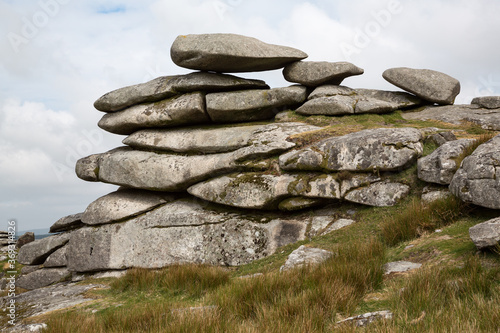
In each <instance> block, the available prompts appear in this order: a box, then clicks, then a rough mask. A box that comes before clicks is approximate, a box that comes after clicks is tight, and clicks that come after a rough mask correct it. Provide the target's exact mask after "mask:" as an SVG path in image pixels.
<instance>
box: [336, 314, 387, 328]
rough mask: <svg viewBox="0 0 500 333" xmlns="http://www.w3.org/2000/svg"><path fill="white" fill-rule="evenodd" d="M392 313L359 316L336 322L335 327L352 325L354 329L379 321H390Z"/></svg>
mask: <svg viewBox="0 0 500 333" xmlns="http://www.w3.org/2000/svg"><path fill="white" fill-rule="evenodd" d="M392 317H393V313H392V312H391V311H389V310H383V311H375V312H368V313H364V314H362V315H359V316H354V317H349V318H346V319H344V320H340V321H338V322H337V325H347V324H354V325H355V326H356V327H366V326H368V325H370V324H371V323H373V322H376V321H379V320H391V319H392Z"/></svg>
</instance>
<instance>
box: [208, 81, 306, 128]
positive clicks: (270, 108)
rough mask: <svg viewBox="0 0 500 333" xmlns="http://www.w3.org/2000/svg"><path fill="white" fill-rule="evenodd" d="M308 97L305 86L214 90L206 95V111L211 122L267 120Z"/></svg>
mask: <svg viewBox="0 0 500 333" xmlns="http://www.w3.org/2000/svg"><path fill="white" fill-rule="evenodd" d="M306 98H307V89H306V87H303V86H290V87H283V88H274V89H269V90H242V91H230V92H222V93H211V94H207V96H206V100H207V113H208V115H209V116H210V119H211V120H212V121H214V122H222V123H233V122H246V121H256V120H265V119H270V118H273V117H274V116H275V115H276V114H277V113H278V112H279V111H282V109H283V108H289V107H292V106H295V105H298V104H300V103H302V102H304V101H305V100H306Z"/></svg>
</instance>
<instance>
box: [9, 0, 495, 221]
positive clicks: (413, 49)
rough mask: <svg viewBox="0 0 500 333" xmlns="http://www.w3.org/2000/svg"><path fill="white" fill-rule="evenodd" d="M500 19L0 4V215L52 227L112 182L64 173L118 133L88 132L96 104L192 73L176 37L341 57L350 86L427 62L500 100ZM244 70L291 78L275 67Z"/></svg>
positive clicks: (193, 3) (279, 0) (276, 8)
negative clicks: (238, 39) (255, 42)
mask: <svg viewBox="0 0 500 333" xmlns="http://www.w3.org/2000/svg"><path fill="white" fill-rule="evenodd" d="M498 13H500V1H498V0H475V1H472V0H468V1H464V0H454V1H452V0H432V1H431V0H420V1H411V0H400V1H398V0H381V1H373V0H370V1H369V0H350V1H340V0H310V1H302V0H273V1H269V0H183V1H178V0H176V1H174V0H158V1H153V0H146V1H144V0H143V1H131V0H108V1H103V0H86V1H76V0H40V1H34V0H30V1H28V0H0V51H1V52H0V77H1V80H0V87H1V89H0V221H3V222H1V223H2V224H3V225H5V228H6V226H7V221H8V220H9V219H12V218H15V219H17V221H18V229H20V230H28V229H35V228H44V227H49V226H50V225H51V224H52V223H53V222H55V221H56V220H57V219H59V218H60V217H62V216H66V215H69V214H74V213H78V212H81V211H83V210H84V209H85V207H86V206H87V205H88V204H89V203H90V202H92V201H93V200H95V199H96V198H98V197H99V196H101V195H104V194H106V193H109V192H111V191H113V190H114V189H115V188H116V187H115V186H111V185H106V184H100V183H87V182H85V181H82V180H80V179H78V178H77V177H76V176H75V174H74V171H73V170H74V164H75V162H76V160H77V159H78V158H80V157H83V156H87V155H89V154H92V153H99V152H104V151H107V150H109V149H111V148H114V147H116V146H119V145H121V140H122V139H123V137H120V136H117V135H112V134H109V133H106V132H104V131H102V130H100V129H99V128H98V127H97V122H98V120H99V119H100V117H101V116H102V115H103V114H102V113H100V112H98V111H96V110H95V109H94V108H93V102H94V101H95V100H96V99H97V98H98V97H100V96H101V95H103V94H104V93H106V92H108V91H110V90H114V89H116V88H120V87H123V86H126V85H131V84H136V83H140V82H145V81H148V80H150V79H153V78H155V77H157V76H161V75H171V74H182V73H188V71H187V70H184V69H182V68H178V67H176V66H175V65H174V64H173V63H172V61H171V60H170V53H169V52H170V46H171V44H172V42H173V41H174V39H175V37H176V36H178V35H181V34H192V33H216V32H228V33H237V34H243V35H248V36H252V37H256V38H259V39H261V40H262V41H265V42H268V43H273V44H281V45H287V46H292V47H296V48H298V49H301V50H303V51H304V52H306V53H308V54H309V59H308V60H318V61H319V60H321V61H332V62H334V61H350V62H352V63H354V64H356V65H358V66H360V67H362V68H364V69H365V74H364V75H362V76H359V77H354V78H349V79H347V80H345V81H344V84H345V85H348V86H350V87H353V88H375V89H386V90H398V89H397V88H395V87H393V86H391V85H390V84H388V83H387V82H385V81H384V80H383V78H382V76H381V74H382V72H383V71H384V70H385V69H388V68H391V67H399V66H406V67H413V68H429V69H434V70H438V71H442V72H445V73H447V74H449V75H451V76H453V77H455V78H457V79H458V80H460V82H461V84H462V92H461V94H460V95H459V97H458V99H457V103H469V102H470V100H471V98H472V97H475V96H481V95H496V94H500V65H499V61H500V45H499V44H498V34H499V33H500V20H499V19H498ZM241 76H244V77H248V78H257V79H264V80H266V81H267V83H268V84H270V85H271V86H272V87H280V86H285V85H287V83H286V82H285V81H284V80H283V79H282V75H281V72H280V71H272V72H268V73H244V74H242V75H241ZM2 224H0V229H5V228H3V227H1V225H2Z"/></svg>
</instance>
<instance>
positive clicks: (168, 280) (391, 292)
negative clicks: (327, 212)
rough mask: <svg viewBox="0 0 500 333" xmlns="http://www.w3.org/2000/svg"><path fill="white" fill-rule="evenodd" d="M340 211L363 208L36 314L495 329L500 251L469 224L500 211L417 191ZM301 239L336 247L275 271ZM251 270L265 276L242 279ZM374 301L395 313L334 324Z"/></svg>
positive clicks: (258, 328)
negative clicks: (223, 258) (263, 247)
mask: <svg viewBox="0 0 500 333" xmlns="http://www.w3.org/2000/svg"><path fill="white" fill-rule="evenodd" d="M343 209H355V210H356V211H357V213H356V216H355V219H356V221H357V223H355V224H353V225H351V226H349V227H346V228H344V229H341V230H339V231H336V232H333V233H331V234H328V235H325V236H321V237H318V238H314V239H311V240H308V241H304V242H301V243H300V244H294V245H291V246H287V247H285V248H282V249H280V250H279V251H278V252H277V253H276V254H274V255H272V256H270V257H268V258H266V259H263V260H260V261H257V262H254V263H252V264H249V265H246V266H242V267H239V268H232V269H227V268H215V267H205V266H177V267H170V268H165V269H162V270H157V271H148V270H142V269H134V270H131V271H129V273H128V274H127V275H126V276H125V277H123V278H121V279H114V280H111V279H110V280H105V283H106V284H108V285H109V286H110V289H106V290H100V291H94V292H92V293H91V296H92V297H94V298H95V299H96V300H95V301H94V302H92V303H90V304H88V305H85V306H83V307H80V308H77V309H73V310H70V311H66V312H58V313H53V314H51V315H49V316H47V317H45V318H39V319H41V320H44V321H46V323H47V324H48V325H49V329H48V330H47V332H331V331H332V330H334V331H338V332H351V331H355V330H356V331H363V330H367V331H370V332H433V331H434V332H444V331H447V332H451V331H453V332H496V331H498V329H499V328H500V326H499V323H500V256H499V255H498V254H496V253H494V252H491V253H478V252H477V251H476V248H475V246H474V245H473V243H472V242H471V241H470V239H469V236H468V228H469V227H471V226H473V225H475V224H477V223H480V222H483V221H485V220H487V219H490V218H492V217H496V216H497V215H498V213H497V212H494V211H489V210H485V209H479V208H472V207H467V206H464V205H463V204H462V203H460V202H459V201H457V200H455V199H454V198H451V199H446V200H441V201H439V202H436V203H434V204H432V205H431V206H422V204H421V203H420V201H419V199H418V198H417V196H413V197H411V198H408V199H407V200H406V202H405V203H403V204H401V205H399V206H398V207H390V208H367V207H361V206H355V205H352V206H350V207H345V206H344V207H343ZM397 221H404V223H397ZM408 225H410V227H408ZM437 228H441V231H440V232H436V231H435V230H436V229H437ZM389 230H390V232H389ZM395 235H397V236H395ZM301 244H306V245H307V246H314V247H321V248H323V249H327V250H330V251H333V252H334V253H335V256H334V257H332V258H331V259H330V260H328V261H327V262H325V263H324V264H322V265H320V266H316V267H307V268H303V269H297V270H293V271H290V272H286V273H279V267H280V266H281V265H282V264H283V263H284V261H285V259H286V257H287V255H288V254H289V253H290V252H291V251H292V250H293V249H295V248H297V247H298V246H299V245H301ZM396 260H410V261H412V262H419V263H422V264H423V267H422V268H421V269H419V270H415V271H412V272H410V273H406V274H393V275H389V276H384V275H383V271H382V265H383V264H384V263H385V262H390V261H396ZM255 273H263V275H260V276H256V277H247V278H241V277H242V276H244V275H250V274H255ZM90 282H92V281H90ZM85 283H89V281H87V282H85ZM99 283H102V280H99ZM191 307H196V308H198V309H191V310H189V308H191ZM200 307H205V308H200ZM377 310H391V311H392V312H393V313H394V318H393V320H391V321H381V322H377V323H374V324H372V325H370V326H369V327H368V328H366V329H363V328H357V329H356V328H354V327H352V326H337V325H336V324H335V323H336V322H337V321H338V320H341V319H343V318H346V317H348V316H352V315H357V314H362V313H365V312H369V311H377ZM76 323H81V324H76Z"/></svg>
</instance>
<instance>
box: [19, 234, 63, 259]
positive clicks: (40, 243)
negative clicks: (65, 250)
mask: <svg viewBox="0 0 500 333" xmlns="http://www.w3.org/2000/svg"><path fill="white" fill-rule="evenodd" d="M70 237H71V232H67V233H63V234H59V235H53V236H49V237H46V238H42V239H39V240H36V241H34V242H31V243H29V244H26V245H25V246H23V247H22V248H20V249H19V254H18V256H17V260H18V261H19V263H21V264H23V265H39V264H42V263H43V262H44V261H45V259H47V257H48V256H49V255H50V254H52V253H53V252H54V251H56V250H57V249H58V248H60V247H62V246H63V245H65V244H66V243H67V242H68V241H69V239H70Z"/></svg>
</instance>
